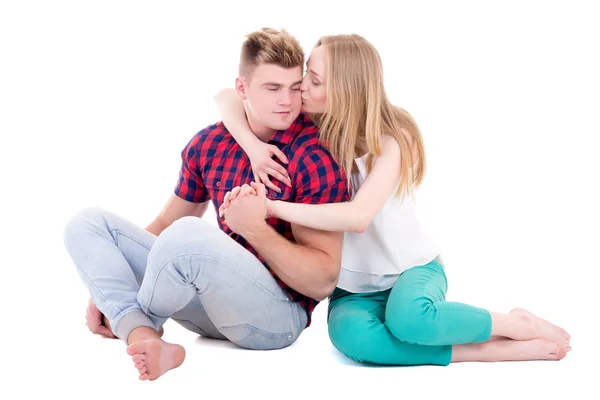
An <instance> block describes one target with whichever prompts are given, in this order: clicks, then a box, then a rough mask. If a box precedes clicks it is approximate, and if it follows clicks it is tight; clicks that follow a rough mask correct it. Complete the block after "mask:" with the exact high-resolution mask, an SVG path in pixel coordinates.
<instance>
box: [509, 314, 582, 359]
mask: <svg viewBox="0 0 600 400" xmlns="http://www.w3.org/2000/svg"><path fill="white" fill-rule="evenodd" d="M509 314H510V315H519V316H521V318H528V319H529V320H530V321H531V323H532V326H533V329H534V331H535V332H536V337H538V338H540V339H546V340H550V341H552V342H554V343H556V344H558V345H559V346H561V347H562V348H568V349H569V350H570V348H571V347H570V341H571V336H570V335H569V334H568V333H567V332H566V331H565V330H564V329H562V328H560V327H558V326H556V325H554V324H552V323H550V322H548V321H546V320H545V319H542V318H540V317H538V316H537V315H535V314H533V313H531V312H529V311H527V310H525V309H523V308H515V309H514V310H512V311H511V312H510V313H509Z"/></svg>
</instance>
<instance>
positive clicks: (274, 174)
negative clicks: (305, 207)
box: [266, 167, 292, 187]
mask: <svg viewBox="0 0 600 400" xmlns="http://www.w3.org/2000/svg"><path fill="white" fill-rule="evenodd" d="M266 170H267V173H268V174H269V175H271V176H272V177H274V178H276V179H277V180H279V181H280V182H283V183H285V184H286V185H288V186H289V187H292V182H291V181H290V180H289V178H286V176H285V175H283V174H282V173H281V172H279V171H277V170H275V169H273V168H269V167H267V168H266Z"/></svg>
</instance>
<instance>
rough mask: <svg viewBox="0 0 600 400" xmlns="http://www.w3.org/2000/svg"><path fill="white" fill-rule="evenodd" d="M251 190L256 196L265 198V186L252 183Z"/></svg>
mask: <svg viewBox="0 0 600 400" xmlns="http://www.w3.org/2000/svg"><path fill="white" fill-rule="evenodd" d="M252 188H253V189H254V190H255V191H256V193H257V195H258V196H266V195H267V189H266V188H265V185H263V184H261V183H254V182H252Z"/></svg>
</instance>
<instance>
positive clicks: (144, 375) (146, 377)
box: [140, 374, 148, 381]
mask: <svg viewBox="0 0 600 400" xmlns="http://www.w3.org/2000/svg"><path fill="white" fill-rule="evenodd" d="M147 380H148V374H143V375H140V381H147Z"/></svg>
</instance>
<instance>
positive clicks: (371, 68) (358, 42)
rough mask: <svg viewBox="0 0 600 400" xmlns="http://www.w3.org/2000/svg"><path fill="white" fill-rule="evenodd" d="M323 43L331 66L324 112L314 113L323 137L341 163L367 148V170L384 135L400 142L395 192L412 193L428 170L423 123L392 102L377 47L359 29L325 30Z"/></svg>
mask: <svg viewBox="0 0 600 400" xmlns="http://www.w3.org/2000/svg"><path fill="white" fill-rule="evenodd" d="M318 46H325V52H326V58H327V69H326V72H325V80H326V85H325V90H326V93H327V105H326V109H325V113H324V114H320V115H312V116H311V117H313V120H314V121H315V122H316V123H317V124H318V125H319V128H320V131H321V134H320V135H321V140H322V141H323V143H324V144H325V145H327V146H328V147H329V149H330V151H331V153H332V155H333V156H334V157H335V158H337V161H338V162H339V164H340V166H341V167H343V168H344V169H345V170H346V171H347V176H348V180H349V181H350V179H351V173H350V171H356V169H355V168H354V165H355V164H354V158H358V157H361V156H363V155H364V154H365V153H367V152H368V154H369V155H368V157H367V163H366V164H367V172H371V169H372V166H373V165H372V164H373V156H379V155H380V154H381V150H382V139H383V136H382V135H389V136H392V137H393V138H394V139H395V140H396V141H397V142H398V144H399V145H400V154H401V164H400V183H399V186H398V190H397V193H396V195H397V196H401V195H402V194H403V193H404V192H408V193H411V192H412V187H413V186H414V187H417V186H419V185H420V184H421V182H422V180H423V178H424V176H425V150H424V145H423V139H422V136H421V132H420V130H419V127H418V126H417V124H416V122H415V120H414V119H413V117H412V116H411V115H410V114H409V113H408V112H407V111H405V110H404V109H402V108H400V107H396V106H394V105H393V104H391V103H390V101H389V100H388V98H387V95H386V93H385V89H384V84H383V66H382V63H381V58H380V56H379V53H378V52H377V50H376V49H375V47H374V46H373V45H372V44H371V43H369V42H368V41H367V40H366V39H364V38H363V37H362V36H360V35H337V36H324V37H322V38H321V39H319V41H318V42H317V44H316V45H315V48H316V47H318Z"/></svg>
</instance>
